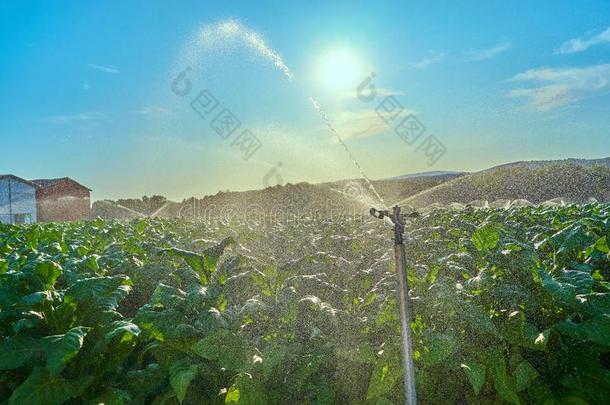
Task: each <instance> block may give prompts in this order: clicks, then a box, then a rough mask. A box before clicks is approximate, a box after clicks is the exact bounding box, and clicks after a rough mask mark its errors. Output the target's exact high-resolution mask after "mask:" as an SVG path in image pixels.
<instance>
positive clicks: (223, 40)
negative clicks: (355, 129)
mask: <svg viewBox="0 0 610 405" xmlns="http://www.w3.org/2000/svg"><path fill="white" fill-rule="evenodd" d="M232 41H239V42H241V43H242V44H244V45H246V46H247V47H248V48H249V49H250V50H252V51H253V52H254V53H255V54H256V55H257V56H259V57H261V58H263V59H265V60H268V61H270V62H271V63H272V64H273V65H274V66H275V67H276V68H277V69H279V70H280V71H281V72H282V73H283V74H284V76H285V77H286V78H287V79H288V80H289V81H290V82H293V83H295V84H297V85H299V86H300V87H303V84H302V83H301V82H299V81H296V80H295V78H294V74H293V73H292V71H291V70H290V68H289V67H288V66H287V65H286V63H285V62H284V60H283V59H282V57H281V56H280V54H279V53H278V52H276V51H275V50H273V49H272V48H271V47H270V46H269V45H267V43H266V42H265V40H264V38H263V37H262V36H261V34H259V33H258V32H256V31H255V30H253V29H251V28H248V27H246V26H245V25H244V24H242V23H241V22H240V21H238V20H235V19H228V20H222V21H219V22H216V23H213V24H207V25H204V26H203V27H201V28H200V30H199V31H198V32H197V34H196V35H195V36H194V37H193V38H191V39H190V40H189V44H188V46H187V48H186V50H185V57H186V61H183V62H186V64H189V65H192V64H195V61H196V60H197V59H198V58H199V52H200V50H201V49H210V48H220V49H226V48H227V47H228V46H229V45H230V42H232ZM309 101H310V103H311V105H312V106H313V108H314V109H315V111H316V112H317V113H318V115H320V117H321V118H322V120H323V121H324V124H325V125H326V127H327V128H328V129H329V130H330V131H331V133H332V134H333V135H334V137H335V138H336V139H337V141H338V142H339V143H340V144H341V146H342V147H343V149H344V150H345V152H346V153H347V155H348V156H349V158H350V159H351V161H352V162H353V163H354V165H355V166H356V168H357V169H358V172H359V173H360V175H361V176H362V178H363V179H364V181H365V182H366V184H367V186H368V188H369V189H370V190H371V192H372V193H373V194H374V195H375V197H376V198H377V199H378V200H379V202H380V203H381V204H382V205H383V208H387V205H386V203H385V201H384V200H383V198H382V197H381V196H380V195H379V193H378V192H377V190H376V189H375V186H374V185H373V182H372V181H371V179H370V178H369V177H368V176H367V175H366V173H365V171H364V169H363V168H362V166H361V165H360V163H358V160H357V159H356V157H355V156H354V154H353V153H352V151H351V150H350V148H349V147H348V146H347V144H346V143H345V141H344V140H343V138H342V137H341V134H340V133H339V131H337V129H336V128H335V127H334V126H333V124H332V122H331V120H330V118H329V117H328V115H327V114H326V112H325V111H324V109H323V108H322V106H321V105H320V103H319V102H318V101H317V100H316V99H315V98H314V97H313V96H309ZM351 198H352V199H354V197H351ZM359 202H361V201H359Z"/></svg>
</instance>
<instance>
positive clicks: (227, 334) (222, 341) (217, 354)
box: [191, 329, 246, 370]
mask: <svg viewBox="0 0 610 405" xmlns="http://www.w3.org/2000/svg"><path fill="white" fill-rule="evenodd" d="M191 349H192V350H193V352H195V353H196V354H197V355H199V356H201V357H203V358H205V359H208V360H214V361H217V362H218V363H219V364H220V366H221V367H224V368H226V369H228V370H237V369H239V368H240V367H241V366H243V365H244V364H245V361H246V352H245V347H244V343H243V341H242V339H241V338H240V337H239V336H237V335H235V334H234V333H232V332H231V331H229V330H226V329H217V330H215V331H213V332H212V333H210V334H209V335H208V336H206V337H205V338H203V339H201V340H199V341H198V342H196V343H195V344H194V345H193V346H191Z"/></svg>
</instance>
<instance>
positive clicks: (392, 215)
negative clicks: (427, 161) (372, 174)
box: [370, 205, 417, 405]
mask: <svg viewBox="0 0 610 405" xmlns="http://www.w3.org/2000/svg"><path fill="white" fill-rule="evenodd" d="M370 213H371V215H372V216H374V217H375V218H377V219H382V220H388V219H389V220H390V221H391V223H392V227H393V228H392V229H393V230H394V258H395V261H396V273H398V287H399V288H398V298H399V302H400V322H401V331H400V332H401V333H400V334H401V337H402V367H403V369H404V386H405V403H406V404H407V405H416V403H417V395H416V391H415V364H414V363H413V343H412V339H411V308H410V306H409V283H408V281H407V271H406V269H407V256H406V252H405V243H404V232H405V218H404V216H403V214H402V212H401V210H400V207H399V206H398V205H395V206H394V207H393V209H392V212H390V211H389V210H378V209H376V208H371V209H370Z"/></svg>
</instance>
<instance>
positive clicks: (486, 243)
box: [471, 223, 500, 251]
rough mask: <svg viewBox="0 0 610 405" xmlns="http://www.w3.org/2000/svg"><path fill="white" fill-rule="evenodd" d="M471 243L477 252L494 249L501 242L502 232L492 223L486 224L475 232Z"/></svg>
mask: <svg viewBox="0 0 610 405" xmlns="http://www.w3.org/2000/svg"><path fill="white" fill-rule="evenodd" d="M471 241H472V243H473V244H474V246H475V247H476V248H477V250H481V251H484V250H491V249H494V248H495V247H496V246H497V245H498V242H499V241H500V230H499V228H498V227H497V226H496V225H494V224H492V223H488V224H485V225H483V226H481V227H479V228H477V230H476V231H474V233H473V234H472V238H471Z"/></svg>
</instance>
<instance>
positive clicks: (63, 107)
mask: <svg viewBox="0 0 610 405" xmlns="http://www.w3.org/2000/svg"><path fill="white" fill-rule="evenodd" d="M98 3H99V4H98ZM331 3H332V4H331ZM485 3H486V4H483V2H479V1H466V2H460V3H459V4H457V3H455V2H449V1H447V2H435V3H434V4H428V3H424V2H384V3H383V4H377V3H376V2H368V3H366V2H353V1H350V2H347V1H346V2H325V1H309V2H302V3H299V4H293V2H256V3H254V2H239V1H238V2H230V3H227V4H225V2H207V1H183V2H180V5H172V4H170V3H169V2H164V1H128V2H125V1H105V2H96V3H94V2H82V1H81V2H77V1H73V2H68V1H58V2H53V3H51V2H39V1H31V2H30V1H5V2H2V3H1V4H0V51H1V52H2V55H3V57H2V60H3V63H2V65H1V66H0V88H1V89H2V92H1V93H0V108H1V110H2V120H0V145H2V159H1V160H0V172H3V173H4V172H6V173H13V174H16V175H19V176H21V177H25V178H39V177H63V176H70V177H73V178H75V179H77V180H78V181H81V182H82V183H84V184H86V185H87V186H89V187H90V188H92V189H93V190H94V193H93V197H94V198H95V199H99V198H116V197H135V196H141V195H144V194H148V195H151V194H164V195H166V196H168V197H170V198H174V199H181V198H184V197H188V196H191V195H197V196H201V195H205V194H214V193H216V192H217V191H218V190H227V189H230V190H245V189H253V188H261V187H263V186H264V185H266V184H267V182H266V181H265V180H264V178H265V175H266V174H267V173H269V171H270V170H271V169H272V168H274V167H275V166H277V165H278V163H281V169H280V173H281V177H282V180H283V181H290V182H298V181H310V182H319V181H326V180H332V179H339V178H350V177H357V176H358V175H359V173H358V170H357V169H356V167H355V166H354V164H353V163H352V162H351V160H350V158H349V156H348V155H347V154H346V153H345V151H344V150H343V147H342V146H341V145H340V144H339V143H338V142H337V140H336V138H334V136H333V134H332V133H331V132H330V131H329V130H328V129H327V128H326V127H325V125H324V122H323V121H322V120H321V119H320V116H319V115H318V114H317V112H316V111H315V110H314V109H313V108H312V107H311V104H310V103H309V101H308V97H309V96H314V97H315V98H316V99H317V100H318V101H319V102H320V103H321V105H322V106H323V108H324V110H325V112H326V114H327V115H328V117H329V119H330V121H331V122H332V123H333V125H334V126H335V127H336V128H337V129H338V130H339V133H340V134H341V136H342V138H343V139H344V140H345V142H346V144H347V146H348V147H349V148H350V150H351V151H352V153H353V155H354V156H355V157H356V158H357V160H358V161H359V163H360V164H361V166H362V167H363V169H364V171H365V172H366V173H367V175H368V176H369V177H372V178H382V177H390V176H396V175H400V174H404V173H409V172H418V171H426V170H479V169H483V168H486V167H489V166H492V165H495V164H500V163H504V162H509V161H514V160H530V159H559V158H567V157H585V158H594V157H604V156H608V155H610V149H609V148H608V145H609V143H608V140H607V139H608V135H610V134H609V126H610V120H608V117H609V116H610V94H609V90H610V3H608V2H607V1H580V2H579V1H561V2H557V1H538V2H535V3H534V2H531V1H530V2H526V1H515V2H511V3H510V5H507V4H506V2H500V1H497V2H485ZM261 44H262V45H261ZM257 46H258V48H257ZM265 52H267V53H266V54H265ZM269 52H271V53H269ZM270 55H271V56H270ZM275 56H279V57H281V60H282V61H283V62H284V63H285V65H286V66H287V67H288V68H289V69H290V71H291V74H292V79H291V80H289V79H288V78H287V77H286V76H285V75H284V74H283V73H282V71H281V70H280V69H278V67H277V66H275V65H274V60H273V57H275ZM276 61H277V60H276ZM187 67H190V70H189V71H188V79H189V80H190V81H191V84H192V90H191V93H189V94H188V95H186V96H178V95H176V94H175V93H173V92H172V90H171V84H172V80H173V79H174V78H175V77H176V75H177V74H178V73H179V72H181V71H183V70H184V69H186V68H187ZM371 72H375V77H374V79H373V82H372V83H373V85H374V86H375V88H376V89H377V97H376V98H375V99H374V100H373V101H362V100H360V99H358V98H357V97H356V88H357V87H358V85H359V84H360V83H361V82H362V81H363V80H364V79H365V78H366V77H367V76H368V75H369V74H370V73H371ZM339 84H340V85H339ZM204 89H207V90H208V91H209V92H210V93H209V94H212V95H213V96H214V97H215V99H216V100H217V101H218V103H219V106H218V109H217V110H215V111H214V112H213V113H214V114H213V115H210V116H209V117H204V118H202V117H200V116H199V115H197V113H195V112H194V111H193V109H192V108H191V107H190V102H191V101H192V100H193V99H194V98H195V97H196V96H197V95H198V94H199V92H200V91H201V90H204ZM388 96H393V97H395V98H394V100H397V101H398V102H399V103H400V104H401V105H402V106H403V107H404V110H403V115H404V116H407V115H409V114H412V115H413V116H414V117H416V118H417V119H418V120H419V122H420V123H421V124H422V125H423V126H424V127H425V132H424V133H423V134H422V135H421V136H420V137H419V138H418V140H417V142H414V143H413V144H408V143H407V142H404V141H403V140H402V139H401V138H400V137H399V136H398V135H397V134H396V133H395V132H394V130H395V128H396V125H397V123H398V122H399V121H400V120H401V119H402V116H401V118H400V119H399V120H398V121H393V123H391V124H386V123H385V122H384V121H382V120H381V118H380V117H379V116H378V115H377V113H376V111H375V109H376V107H378V105H379V104H380V103H381V102H382V101H383V100H384V99H385V97H388ZM222 108H228V109H229V110H230V111H232V112H233V114H234V116H236V117H237V118H238V119H239V120H240V121H241V126H240V128H239V129H238V130H236V132H235V133H234V134H232V135H231V136H230V137H229V138H228V139H223V138H221V137H220V136H219V135H218V134H217V133H215V132H214V131H213V130H212V128H211V127H210V122H211V121H212V119H213V118H214V116H215V115H216V113H217V112H220V110H221V109H222ZM244 129H248V130H250V131H251V133H252V134H254V135H255V136H256V138H257V139H258V140H259V141H260V143H261V145H262V146H261V147H260V149H259V150H257V151H256V153H255V154H254V155H252V157H251V158H249V159H248V160H244V155H243V153H242V151H240V150H239V147H238V146H236V145H235V142H234V141H235V140H236V138H237V137H238V135H239V133H241V131H242V130H244ZM430 135H433V136H434V137H435V139H436V140H437V141H438V142H440V143H441V144H442V145H443V148H444V149H445V150H446V152H445V153H444V154H443V155H442V156H441V157H440V158H439V159H438V160H437V161H436V162H435V163H434V164H433V165H430V164H429V163H430V156H426V154H425V153H424V151H422V150H421V148H420V150H418V145H420V144H421V143H422V142H424V140H425V139H428V136H430ZM232 143H233V144H232ZM274 181H275V180H274Z"/></svg>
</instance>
